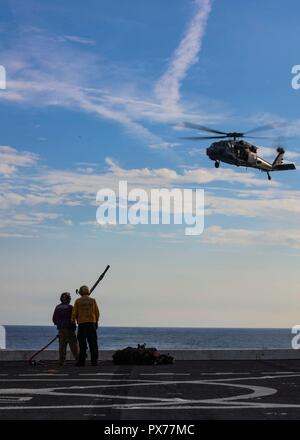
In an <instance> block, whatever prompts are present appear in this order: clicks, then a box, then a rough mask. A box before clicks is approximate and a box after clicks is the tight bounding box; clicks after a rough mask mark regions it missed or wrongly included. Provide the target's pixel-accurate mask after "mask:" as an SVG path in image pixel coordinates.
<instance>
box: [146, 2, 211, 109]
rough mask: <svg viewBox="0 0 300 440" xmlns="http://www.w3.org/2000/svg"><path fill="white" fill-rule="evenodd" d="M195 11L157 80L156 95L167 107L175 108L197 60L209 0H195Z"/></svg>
mask: <svg viewBox="0 0 300 440" xmlns="http://www.w3.org/2000/svg"><path fill="white" fill-rule="evenodd" d="M195 3H196V8H197V9H196V12H195V15H194V17H193V19H192V20H191V22H190V24H189V26H188V28H187V30H186V32H185V35H184V37H183V39H182V40H181V42H180V44H179V46H178V47H177V49H176V50H175V52H174V54H173V57H172V59H171V62H170V64H169V66H168V69H167V71H166V72H165V73H164V74H163V76H162V77H161V78H160V80H159V81H158V82H157V84H156V87H155V91H156V95H157V97H158V98H159V99H160V101H161V102H162V103H163V104H164V106H165V107H167V108H169V109H175V110H176V108H177V104H178V102H179V100H180V87H181V82H182V80H183V79H184V78H185V77H186V75H187V71H188V69H189V68H190V67H191V66H192V65H193V64H195V63H196V62H197V60H198V54H199V52H200V50H201V46H202V40H203V37H204V33H205V28H206V23H207V19H208V16H209V13H210V11H211V1H210V0H196V1H195Z"/></svg>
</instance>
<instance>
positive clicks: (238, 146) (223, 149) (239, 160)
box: [206, 140, 272, 171]
mask: <svg viewBox="0 0 300 440" xmlns="http://www.w3.org/2000/svg"><path fill="white" fill-rule="evenodd" d="M206 154H207V156H208V157H209V158H210V159H211V160H213V161H214V162H215V163H219V162H225V163H228V164H231V165H236V166H238V167H241V166H242V167H250V168H258V169H261V170H263V171H272V164H271V163H270V162H268V161H267V160H265V159H263V158H261V157H259V156H258V155H257V147H256V146H255V145H252V144H250V143H249V142H245V141H244V140H226V141H219V142H213V143H212V144H211V145H210V147H209V148H207V150H206Z"/></svg>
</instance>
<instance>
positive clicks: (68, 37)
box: [62, 35, 96, 46]
mask: <svg viewBox="0 0 300 440" xmlns="http://www.w3.org/2000/svg"><path fill="white" fill-rule="evenodd" d="M62 41H71V42H72V43H79V44H86V45H88V46H95V44H96V42H95V41H94V40H92V39H90V38H85V37H79V36H78V35H64V36H63V37H62Z"/></svg>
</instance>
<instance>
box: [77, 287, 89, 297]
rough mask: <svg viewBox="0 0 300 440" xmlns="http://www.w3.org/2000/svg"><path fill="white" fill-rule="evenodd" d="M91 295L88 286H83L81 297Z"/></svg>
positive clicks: (80, 292) (80, 290)
mask: <svg viewBox="0 0 300 440" xmlns="http://www.w3.org/2000/svg"><path fill="white" fill-rule="evenodd" d="M89 294H90V289H89V288H88V286H81V287H80V289H79V295H81V296H84V295H89Z"/></svg>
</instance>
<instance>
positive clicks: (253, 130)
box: [245, 122, 286, 134]
mask: <svg viewBox="0 0 300 440" xmlns="http://www.w3.org/2000/svg"><path fill="white" fill-rule="evenodd" d="M285 125H286V124H284V123H279V122H277V123H276V122H274V123H273V124H267V125H261V126H260V127H256V128H251V130H248V131H246V132H245V134H248V133H256V132H258V131H265V130H272V129H275V128H280V127H284V126H285Z"/></svg>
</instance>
